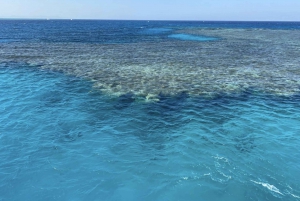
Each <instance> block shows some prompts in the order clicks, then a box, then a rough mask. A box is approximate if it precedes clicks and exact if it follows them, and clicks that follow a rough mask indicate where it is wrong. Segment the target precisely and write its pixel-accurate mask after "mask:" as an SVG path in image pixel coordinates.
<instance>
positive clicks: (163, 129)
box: [0, 64, 300, 200]
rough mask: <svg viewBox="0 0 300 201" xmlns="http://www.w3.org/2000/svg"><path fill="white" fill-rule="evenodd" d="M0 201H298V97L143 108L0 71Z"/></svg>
mask: <svg viewBox="0 0 300 201" xmlns="http://www.w3.org/2000/svg"><path fill="white" fill-rule="evenodd" d="M0 80H1V82H0V88H1V92H0V93H1V96H0V106H1V107H0V110H1V114H2V115H1V127H0V139H1V140H0V145H1V146H0V149H1V150H0V153H1V154H0V157H1V161H2V162H1V165H0V173H1V175H2V176H1V182H0V183H1V185H0V200H298V199H299V195H300V186H299V181H300V175H299V157H300V153H299V149H298V148H299V146H300V141H299V131H300V118H299V116H300V105H299V104H300V101H299V97H293V98H276V97H266V96H258V95H254V94H252V93H251V92H249V93H246V92H245V93H244V94H239V95H237V96H235V97H228V96H227V97H226V96H224V97H218V98H215V99H211V100H208V99H205V98H190V97H188V96H187V95H185V94H181V95H178V96H176V97H167V96H164V97H161V100H160V101H159V102H153V103H149V104H144V103H140V102H136V101H132V100H131V98H130V97H123V98H108V97H106V96H103V95H102V94H101V93H99V92H98V91H94V90H93V88H92V85H91V83H89V82H87V81H84V80H81V79H79V78H76V77H73V76H65V75H63V74H61V73H57V72H51V71H46V70H44V71H40V70H38V69H36V68H34V67H28V66H26V65H24V64H8V66H2V67H1V68H0Z"/></svg>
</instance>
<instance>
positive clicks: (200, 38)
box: [168, 34, 218, 42]
mask: <svg viewBox="0 0 300 201" xmlns="http://www.w3.org/2000/svg"><path fill="white" fill-rule="evenodd" d="M168 37H169V38H175V39H179V40H191V41H202V42H204V41H214V40H218V39H217V38H213V37H206V36H194V35H190V34H171V35H169V36H168Z"/></svg>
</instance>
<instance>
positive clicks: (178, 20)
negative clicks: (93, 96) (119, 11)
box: [0, 17, 300, 22]
mask: <svg viewBox="0 0 300 201" xmlns="http://www.w3.org/2000/svg"><path fill="white" fill-rule="evenodd" d="M0 20H46V21H47V20H68V21H72V20H81V21H85V20H86V21H170V22H172V21H174V22H176V21H177V22H300V20H299V21H291V20H188V19H187V20H180V19H173V20H172V19H168V20H165V19H155V20H151V19H149V20H148V19H100V18H99V19H97V18H94V19H93V18H90V19H88V18H17V17H16V18H2V17H0Z"/></svg>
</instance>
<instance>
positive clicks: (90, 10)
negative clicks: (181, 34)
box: [0, 0, 300, 21]
mask: <svg viewBox="0 0 300 201" xmlns="http://www.w3.org/2000/svg"><path fill="white" fill-rule="evenodd" d="M0 18H51V19H54V18H55V19H57V18H59V19H70V18H72V19H136V20H259V21H265V20H266V21H269V20H270V21H277V20H278V21H300V0H148V1H146V0H0Z"/></svg>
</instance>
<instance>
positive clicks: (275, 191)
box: [251, 180, 283, 195]
mask: <svg viewBox="0 0 300 201" xmlns="http://www.w3.org/2000/svg"><path fill="white" fill-rule="evenodd" d="M251 181H252V182H254V183H256V184H260V185H262V186H263V187H265V188H267V189H269V190H270V191H273V192H274V193H278V194H280V195H283V194H282V193H281V192H280V191H279V189H278V188H276V187H275V186H273V185H271V184H268V183H263V182H257V181H253V180H251Z"/></svg>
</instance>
